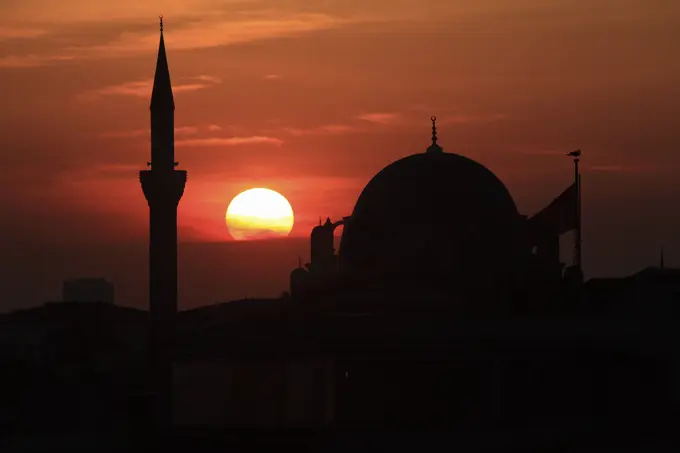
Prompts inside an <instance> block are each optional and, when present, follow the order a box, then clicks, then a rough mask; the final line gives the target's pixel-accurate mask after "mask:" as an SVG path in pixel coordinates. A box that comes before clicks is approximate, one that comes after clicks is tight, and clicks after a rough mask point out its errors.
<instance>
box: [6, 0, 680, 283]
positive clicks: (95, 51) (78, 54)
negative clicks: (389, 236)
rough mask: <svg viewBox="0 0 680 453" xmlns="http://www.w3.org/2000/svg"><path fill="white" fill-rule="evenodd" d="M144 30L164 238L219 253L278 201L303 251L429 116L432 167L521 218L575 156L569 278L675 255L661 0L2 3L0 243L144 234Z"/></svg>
mask: <svg viewBox="0 0 680 453" xmlns="http://www.w3.org/2000/svg"><path fill="white" fill-rule="evenodd" d="M158 14H164V16H165V23H166V28H165V30H166V45H167V49H168V59H169V63H170V70H171V74H172V81H173V85H174V90H175V102H176V125H177V131H176V146H177V148H176V156H177V159H178V160H179V161H180V163H181V167H182V168H184V169H187V170H188V171H189V180H188V184H187V189H186V192H185V196H184V198H183V200H182V202H181V204H180V240H183V241H225V240H229V235H228V232H227V229H226V227H225V225H224V212H225V210H226V207H227V204H228V203H229V201H230V200H231V198H232V197H233V196H235V195H236V194H237V193H238V192H239V191H241V190H244V189H247V188H250V187H257V186H265V187H269V188H272V189H274V190H277V191H279V192H281V193H282V194H284V195H285V196H286V197H287V198H288V199H289V200H290V202H291V204H292V205H293V208H294V210H295V213H296V217H297V223H296V225H295V228H294V230H293V233H292V234H293V235H297V236H305V235H307V234H308V232H309V230H310V228H311V226H313V224H314V223H316V222H317V220H318V217H319V216H321V215H323V216H327V215H330V216H331V217H333V218H337V217H340V216H343V215H348V214H350V213H351V210H352V207H353V205H354V202H355V201H356V198H357V196H358V195H359V193H360V191H361V189H362V187H363V186H364V185H365V184H366V183H367V182H368V180H369V179H370V178H371V177H372V176H373V175H374V174H375V173H376V172H377V171H379V170H380V169H381V168H382V167H384V166H385V165H386V164H388V163H389V162H391V161H393V160H396V159H398V158H400V157H403V156H405V155H408V154H412V153H415V152H421V151H423V150H424V149H425V148H426V147H427V146H428V141H429V134H430V130H429V127H430V124H429V117H430V115H437V117H438V118H440V121H438V126H439V128H438V129H439V137H440V142H441V144H442V145H443V146H444V149H445V150H447V151H453V152H459V153H461V154H464V155H467V156H469V157H471V158H473V159H476V160H478V161H480V162H482V163H483V164H485V165H487V166H488V167H489V168H490V169H491V170H493V171H494V172H495V173H496V174H498V175H499V177H500V178H501V179H502V180H503V181H504V182H505V183H506V184H507V186H508V187H509V189H510V191H511V192H512V194H513V196H514V197H515V199H516V202H517V204H518V206H519V207H520V209H521V210H522V211H524V212H525V213H528V214H531V213H533V212H535V211H536V210H537V209H538V208H539V207H540V206H541V205H543V204H545V203H547V202H548V201H550V199H551V198H552V197H553V196H554V195H557V194H558V193H559V191H560V190H561V189H562V188H563V187H566V186H567V185H568V184H569V183H570V181H571V164H570V161H569V159H568V158H566V157H565V156H563V154H564V153H566V152H567V151H569V150H572V149H575V148H581V149H582V150H583V152H584V159H583V162H584V168H583V174H584V176H583V190H584V201H583V204H584V206H583V209H584V241H585V242H584V247H585V251H584V257H585V259H586V267H588V266H590V267H591V269H595V270H597V271H600V272H601V271H602V270H603V269H605V268H606V267H607V266H608V265H609V263H611V264H612V265H614V264H617V263H620V262H621V259H622V257H623V259H624V261H625V262H626V263H628V264H627V265H628V266H629V267H631V268H634V267H635V266H638V265H642V264H644V261H650V260H654V259H656V256H657V254H658V249H659V246H660V245H661V243H664V244H665V245H666V248H667V250H668V252H667V255H668V260H669V261H670V262H671V263H672V262H673V261H674V255H678V254H680V234H679V233H678V232H680V216H678V215H677V214H676V206H677V200H678V199H680V183H679V182H678V177H677V174H678V169H679V167H680V157H678V155H679V154H680V133H679V132H678V129H679V126H680V84H679V83H678V82H680V59H679V58H678V57H677V56H678V55H680V3H678V2H677V0H644V1H643V0H588V1H582V2H581V1H579V2H575V1H571V0H512V1H509V0H476V1H468V0H361V1H359V0H324V1H321V0H316V1H313V0H304V1H303V0H286V1H276V2H274V1H263V0H221V1H220V0H166V1H161V0H156V1H154V0H146V1H139V0H118V1H116V2H109V1H99V0H96V1H95V0H60V1H59V2H54V1H48V0H5V1H3V2H2V3H1V4H0V17H1V18H2V22H1V23H0V86H1V87H2V90H3V91H2V97H1V99H2V100H3V103H2V106H3V108H2V109H0V155H1V157H2V162H3V171H2V173H1V174H0V180H1V181H0V182H2V183H3V187H4V188H5V190H4V191H3V192H2V193H1V194H0V197H1V198H0V206H1V207H2V214H3V215H2V219H3V220H2V225H0V233H1V234H2V235H3V239H4V240H5V241H7V242H8V243H9V242H11V243H13V244H18V243H22V241H23V242H27V241H30V242H36V241H37V242H39V243H41V244H45V246H46V247H49V246H51V245H55V246H57V245H62V244H81V245H82V244H87V243H118V242H121V243H122V242H137V241H143V240H144V239H145V238H146V235H147V229H146V222H147V207H146V202H145V200H144V197H143V196H142V193H141V189H140V187H139V184H138V181H137V174H136V172H137V171H138V170H139V169H142V168H144V164H145V162H146V161H147V160H148V158H149V149H150V147H149V141H148V127H149V110H148V107H149V97H150V87H151V85H150V84H151V78H152V77H153V70H154V67H155V57H156V51H157V45H158V25H157V19H156V17H157V15H158ZM442 209H445V207H442ZM676 262H677V263H680V259H677V260H676ZM586 270H588V269H586Z"/></svg>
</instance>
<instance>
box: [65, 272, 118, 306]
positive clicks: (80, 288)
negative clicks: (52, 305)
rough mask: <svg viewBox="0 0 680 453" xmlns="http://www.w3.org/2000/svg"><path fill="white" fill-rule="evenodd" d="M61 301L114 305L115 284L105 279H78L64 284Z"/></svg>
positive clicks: (66, 281)
mask: <svg viewBox="0 0 680 453" xmlns="http://www.w3.org/2000/svg"><path fill="white" fill-rule="evenodd" d="M61 300H63V301H66V302H106V303H109V304H113V303H114V286H113V283H111V282H109V281H107V280H106V279H105V278H77V279H73V280H65V281H64V282H63V283H62V290H61Z"/></svg>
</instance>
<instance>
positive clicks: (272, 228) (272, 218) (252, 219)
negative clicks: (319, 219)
mask: <svg viewBox="0 0 680 453" xmlns="http://www.w3.org/2000/svg"><path fill="white" fill-rule="evenodd" d="M226 221H227V228H228V229H229V234H231V237H233V238H234V239H236V240H237V241H242V240H248V239H264V238H274V237H281V236H288V234H289V233H290V231H291V230H292V229H293V223H294V221H295V218H294V216H293V208H292V207H291V206H290V203H289V202H288V200H286V197H284V196H283V195H281V194H280V193H278V192H275V191H273V190H270V189H264V188H261V187H258V188H255V189H249V190H246V191H245V192H241V193H240V194H238V195H236V196H235V197H234V199H233V200H231V203H229V207H228V208H227V214H226Z"/></svg>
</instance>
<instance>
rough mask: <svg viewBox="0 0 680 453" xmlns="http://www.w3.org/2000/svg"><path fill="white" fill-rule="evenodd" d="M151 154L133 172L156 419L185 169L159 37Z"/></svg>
mask: <svg viewBox="0 0 680 453" xmlns="http://www.w3.org/2000/svg"><path fill="white" fill-rule="evenodd" d="M150 109H151V160H150V161H149V162H147V166H148V167H150V169H149V170H142V171H140V172H139V178H140V181H141V184H142V189H143V190H144V196H145V197H146V200H147V202H148V204H149V311H150V314H151V333H150V337H151V338H150V341H151V364H152V366H153V367H155V369H156V373H157V376H156V384H157V386H158V388H157V390H158V396H159V404H160V407H159V411H160V414H161V417H163V418H164V419H165V420H164V421H163V420H161V421H160V422H161V423H162V424H167V423H169V419H170V417H171V412H172V406H171V390H170V388H171V381H172V375H171V366H170V361H169V358H168V357H167V355H166V354H167V350H168V348H169V347H170V346H171V344H170V343H171V341H172V338H173V330H174V325H175V318H176V315H177V205H178V204H179V201H180V199H181V198H182V195H183V194H184V186H185V184H186V180H187V172H186V171H184V170H176V169H175V167H177V165H178V163H177V162H175V101H174V98H173V94H172V86H171V83H170V71H169V69H168V60H167V56H166V53H165V42H164V40H163V20H162V19H161V34H160V44H159V47H158V59H157V61H156V73H155V76H154V83H153V91H152V93H151V107H150Z"/></svg>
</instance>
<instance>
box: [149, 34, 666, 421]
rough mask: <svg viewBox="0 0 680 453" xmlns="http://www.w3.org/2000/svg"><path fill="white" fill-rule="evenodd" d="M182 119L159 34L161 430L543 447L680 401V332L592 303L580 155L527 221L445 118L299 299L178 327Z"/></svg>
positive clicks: (328, 248) (314, 237) (298, 286)
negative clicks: (445, 127) (441, 436)
mask: <svg viewBox="0 0 680 453" xmlns="http://www.w3.org/2000/svg"><path fill="white" fill-rule="evenodd" d="M174 108H175V105H174V99H173V97H172V89H171V84H170V76H169V70H168V64H167V57H166V54H165V46H164V43H163V35H162V28H161V41H160V47H159V55H158V61H157V67H156V77H155V80H154V89H153V94H152V102H151V118H152V121H151V124H152V134H151V137H152V160H151V162H149V163H148V166H149V167H151V169H150V170H143V171H142V172H141V173H140V181H141V184H142V187H143V189H144V193H145V195H146V197H147V200H148V202H149V208H150V224H151V228H150V230H151V232H150V235H151V239H150V250H149V257H150V260H149V261H150V263H149V265H150V281H151V285H150V306H151V307H150V308H151V310H150V315H151V340H152V342H151V346H152V347H151V349H150V351H151V359H150V363H152V364H153V367H154V369H155V371H154V376H156V377H155V378H154V379H155V382H156V389H157V392H158V394H159V395H160V396H159V398H158V404H157V406H158V407H157V410H158V411H160V412H159V413H158V414H159V418H163V417H169V418H171V419H172V420H170V421H167V420H166V422H172V423H176V424H191V425H196V424H200V425H222V426H227V425H229V426H249V427H250V426H267V427H319V428H321V427H357V426H362V427H366V426H369V427H379V428H388V429H393V428H405V429H413V428H417V429H420V428H443V429H446V430H457V431H459V432H463V431H465V432H472V431H475V430H477V431H479V430H481V431H484V432H489V431H492V430H495V429H497V427H501V428H498V429H506V428H508V427H510V428H509V429H511V430H512V429H519V430H521V431H524V432H526V431H527V430H529V429H535V430H538V431H540V432H543V433H545V432H552V431H551V430H570V429H588V427H589V426H591V425H592V424H600V425H601V424H602V423H604V422H607V423H609V422H611V421H612V420H614V421H615V422H616V423H620V422H621V421H626V420H633V419H634V420H640V419H641V417H640V414H645V415H644V417H642V418H648V419H650V417H651V416H652V415H653V414H665V413H668V411H670V410H671V408H672V407H673V405H674V404H675V403H677V401H678V399H679V398H680V395H679V394H678V390H679V389H678V386H677V385H676V384H674V383H673V382H671V379H670V377H671V376H672V373H671V372H670V371H669V370H671V369H673V368H674V367H677V366H679V365H680V360H679V359H678V354H677V353H675V352H674V351H673V348H672V342H671V341H669V338H675V337H674V335H675V334H673V332H674V330H675V326H674V325H673V323H672V321H671V320H672V319H673V318H672V316H668V315H666V314H660V312H655V313H652V311H650V310H647V311H644V312H640V311H635V310H633V311H631V312H630V313H624V312H616V311H615V310H609V309H607V310H598V309H596V308H597V307H598V304H597V301H596V300H592V299H589V297H588V294H587V291H586V290H587V284H585V285H584V282H583V274H582V272H581V267H580V242H581V241H580V190H579V189H580V187H579V186H580V184H579V180H580V177H579V173H578V161H579V158H580V151H578V152H573V153H570V155H571V156H572V157H574V160H575V178H574V182H573V184H571V185H570V186H569V187H568V188H567V189H566V190H565V191H564V192H563V193H562V194H560V195H559V196H558V197H557V198H555V200H554V201H553V202H552V203H550V204H549V205H548V206H547V207H546V208H544V209H543V210H541V211H540V212H539V213H537V214H535V215H533V216H531V217H529V216H526V215H522V214H521V213H519V212H518V210H517V206H516V204H515V201H514V200H513V198H512V196H511V194H510V193H509V191H508V190H507V188H506V187H505V185H504V184H503V183H502V182H501V181H500V180H499V179H498V178H497V177H496V176H495V175H494V174H493V173H492V172H491V171H490V170H488V169H487V168H485V167H484V166H483V165H481V164H480V163H478V162H475V161H474V160H471V159H469V158H467V157H464V156H462V155H458V154H454V153H448V152H445V151H444V149H443V148H442V146H441V145H440V144H439V138H438V136H437V129H436V118H434V117H432V118H431V120H432V142H431V144H429V146H428V147H427V148H426V149H425V151H424V152H417V153H416V154H413V155H410V156H408V157H405V158H403V159H401V160H398V161H396V162H393V163H391V164H389V165H387V166H386V167H385V168H384V169H383V170H381V171H380V172H379V173H378V174H377V175H376V176H375V177H374V178H373V179H372V180H371V181H370V182H368V184H367V185H366V187H365V188H364V190H363V192H362V193H361V195H360V197H359V199H358V200H357V202H356V205H355V207H354V210H353V212H352V213H351V215H349V216H347V217H345V218H343V219H341V220H338V221H335V222H333V221H331V219H327V220H326V222H325V223H323V224H320V225H319V226H317V227H315V228H314V229H313V231H312V233H311V244H310V245H311V250H310V252H311V253H310V255H311V260H310V263H308V264H307V265H306V266H300V267H299V268H298V269H295V270H293V272H292V274H291V278H290V295H289V297H284V298H281V299H272V300H245V301H237V302H231V303H228V304H223V305H216V306H214V307H204V308H201V309H198V310H195V311H193V312H183V313H181V315H182V316H181V317H178V313H177V277H176V268H177V253H176V251H177V249H176V245H177V204H178V203H179V200H180V199H181V196H182V193H183V191H184V186H185V183H186V181H187V174H186V172H185V171H183V170H178V169H176V167H177V166H178V165H179V164H178V163H177V162H175V160H174V159H175V156H174V145H173V140H174V139H173V137H174V132H173V130H174ZM340 225H343V232H342V238H341V241H340V247H339V250H338V251H337V253H336V250H335V245H334V231H335V229H336V228H337V227H338V226H340ZM570 230H574V231H576V233H577V234H576V238H577V240H576V241H575V260H574V265H573V266H570V267H567V268H565V267H564V265H563V264H562V263H561V262H560V257H559V236H560V235H561V234H562V233H564V232H566V231H570ZM676 280H677V279H676ZM659 306H661V305H659ZM664 307H665V305H664ZM641 313H644V314H641ZM179 319H181V320H182V322H181V323H180V322H178V321H177V320H179ZM513 427H514V428H513Z"/></svg>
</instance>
